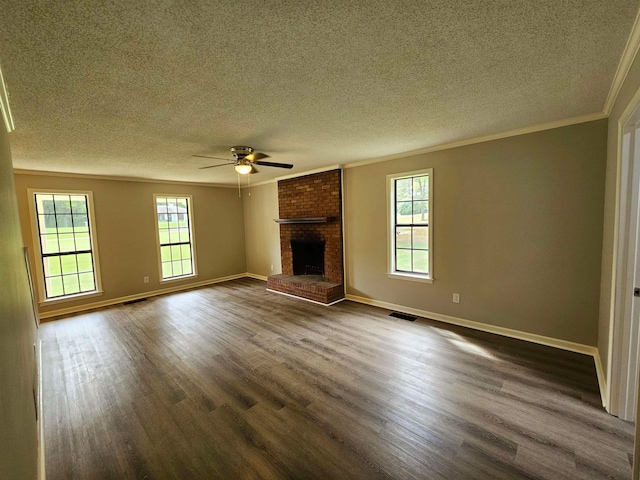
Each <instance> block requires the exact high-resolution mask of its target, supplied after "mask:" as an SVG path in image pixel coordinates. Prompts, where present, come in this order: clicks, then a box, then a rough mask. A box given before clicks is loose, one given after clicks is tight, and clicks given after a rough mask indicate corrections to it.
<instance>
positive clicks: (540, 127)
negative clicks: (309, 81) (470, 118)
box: [343, 112, 607, 168]
mask: <svg viewBox="0 0 640 480" xmlns="http://www.w3.org/2000/svg"><path fill="white" fill-rule="evenodd" d="M604 118H607V115H605V114H604V113H603V112H597V113H588V114H586V115H580V116H578V117H571V118H565V119H562V120H554V121H553V122H547V123H539V124H537V125H531V126H529V127H523V128H516V129H514V130H507V131H505V132H500V133H495V134H492V135H485V136H482V137H474V138H468V139H466V140H460V141H458V142H451V143H443V144H440V145H434V146H432V147H426V148H421V149H418V150H411V151H409V152H404V153H394V154H393V155H386V156H384V157H378V158H372V159H369V160H361V161H359V162H353V163H345V164H344V165H343V168H355V167H362V166H364V165H370V164H372V163H380V162H387V161H389V160H398V159H400V158H406V157H412V156H414V155H422V154H424V153H432V152H438V151H441V150H450V149H452V148H458V147H465V146H467V145H474V144H476V143H484V142H490V141H493V140H501V139H503V138H509V137H517V136H519V135H526V134H528V133H535V132H542V131H544V130H552V129H554V128H561V127H568V126H570V125H577V124H579V123H586V122H593V121H595V120H602V119H604Z"/></svg>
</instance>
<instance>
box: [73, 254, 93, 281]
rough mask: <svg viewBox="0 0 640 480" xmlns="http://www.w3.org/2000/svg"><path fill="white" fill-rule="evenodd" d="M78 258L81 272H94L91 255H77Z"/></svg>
mask: <svg viewBox="0 0 640 480" xmlns="http://www.w3.org/2000/svg"><path fill="white" fill-rule="evenodd" d="M77 258H78V271H79V272H92V271H93V261H92V258H91V254H90V253H81V254H80V255H77ZM92 276H93V275H92Z"/></svg>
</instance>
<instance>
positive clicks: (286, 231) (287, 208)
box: [278, 170, 344, 284]
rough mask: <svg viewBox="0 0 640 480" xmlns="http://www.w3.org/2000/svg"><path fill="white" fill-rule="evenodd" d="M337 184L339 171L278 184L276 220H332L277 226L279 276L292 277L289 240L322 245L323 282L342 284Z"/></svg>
mask: <svg viewBox="0 0 640 480" xmlns="http://www.w3.org/2000/svg"><path fill="white" fill-rule="evenodd" d="M341 182H342V176H341V171H340V170H330V171H328V172H322V173H316V174H313V175H306V176H304V177H297V178H290V179H288V180H280V181H279V182H278V209H279V216H280V218H306V217H333V220H330V221H329V222H328V223H314V224H300V223H294V224H282V225H280V252H281V256H282V273H284V274H286V275H293V262H292V257H291V240H320V241H324V242H325V250H324V276H325V278H326V280H327V281H328V282H333V283H339V284H342V283H343V279H344V264H343V259H342V188H341Z"/></svg>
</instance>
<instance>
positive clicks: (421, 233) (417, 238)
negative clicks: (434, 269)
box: [413, 227, 429, 250]
mask: <svg viewBox="0 0 640 480" xmlns="http://www.w3.org/2000/svg"><path fill="white" fill-rule="evenodd" d="M413 248H414V249H420V250H427V249H428V248H429V227H413Z"/></svg>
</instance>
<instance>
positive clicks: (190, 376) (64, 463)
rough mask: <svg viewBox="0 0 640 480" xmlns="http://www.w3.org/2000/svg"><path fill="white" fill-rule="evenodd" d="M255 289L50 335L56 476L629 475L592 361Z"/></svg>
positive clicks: (627, 431) (104, 316)
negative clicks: (600, 392) (602, 400)
mask: <svg viewBox="0 0 640 480" xmlns="http://www.w3.org/2000/svg"><path fill="white" fill-rule="evenodd" d="M389 313H390V312H389V311H386V310H382V309H378V308H374V307H368V306H364V305H360V304H356V303H352V302H349V301H345V302H342V303H340V304H338V305H335V306H332V307H324V306H319V305H314V304H311V303H308V302H304V301H302V300H296V299H291V298H288V297H284V296H281V295H277V294H275V293H269V292H266V291H265V284H264V283H263V282H260V281H257V280H250V279H242V280H236V281H231V282H227V283H223V284H217V285H214V286H211V287H208V288H201V289H197V290H192V291H188V292H184V293H178V294H174V295H167V296H162V297H155V298H151V299H149V300H148V301H145V302H140V303H136V304H131V305H125V306H118V307H114V308H108V309H103V310H98V311H93V312H89V313H86V314H82V315H77V316H73V317H70V318H66V319H59V320H54V321H50V322H47V323H44V324H43V325H42V328H41V337H42V340H43V365H44V366H43V374H44V386H43V390H44V392H43V398H44V411H45V446H46V469H47V478H48V480H58V479H73V478H77V479H103V478H105V479H106V478H112V479H129V478H131V479H145V478H148V479H152V478H153V479H164V478H177V479H213V478H221V479H226V478H229V479H236V478H247V479H251V478H299V479H315V478H317V479H348V478H362V479H373V478H393V479H410V478H421V479H449V480H453V479H473V478H478V479H485V478H503V479H520V478H528V479H531V478H547V479H564V478H566V479H587V478H616V479H617V478H620V479H627V478H630V475H631V468H630V466H631V452H632V448H633V428H632V425H631V424H628V423H626V422H623V421H621V420H619V419H617V418H615V417H612V416H610V415H608V414H607V413H605V412H604V410H603V409H602V406H601V404H600V397H599V394H598V386H597V381H596V375H595V368H594V364H593V359H592V358H591V357H587V356H584V355H579V354H574V353H569V352H564V351H560V350H556V349H553V348H549V347H543V346H539V345H533V344H529V343H526V342H522V341H518V340H512V339H507V338H503V337H499V336H495V335H490V334H485V333H481V332H476V331H472V330H466V329H463V328H457V327H452V326H447V325H443V324H439V323H437V322H432V321H429V320H424V319H418V320H417V321H415V322H409V321H406V320H400V319H396V318H392V317H389V316H388V314H389Z"/></svg>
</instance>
